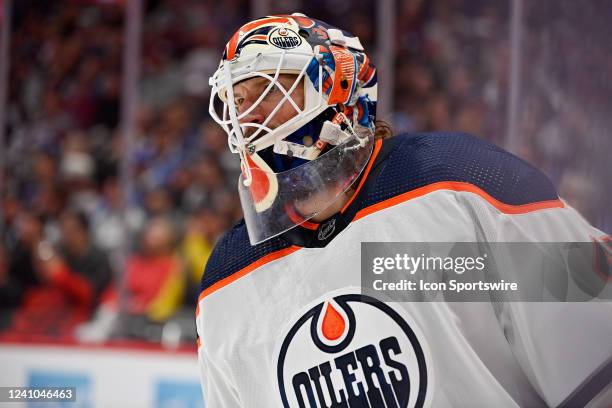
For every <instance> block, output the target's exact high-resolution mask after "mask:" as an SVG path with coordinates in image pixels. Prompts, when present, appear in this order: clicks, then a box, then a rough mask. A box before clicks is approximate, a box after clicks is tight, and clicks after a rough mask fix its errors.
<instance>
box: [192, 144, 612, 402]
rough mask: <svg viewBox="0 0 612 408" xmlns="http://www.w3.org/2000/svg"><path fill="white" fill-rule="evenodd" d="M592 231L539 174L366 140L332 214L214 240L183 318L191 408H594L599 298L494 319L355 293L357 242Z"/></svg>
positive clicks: (476, 309) (446, 147) (601, 350)
mask: <svg viewBox="0 0 612 408" xmlns="http://www.w3.org/2000/svg"><path fill="white" fill-rule="evenodd" d="M603 235H604V234H603V233H602V232H600V231H598V230H596V229H594V228H593V227H591V226H590V225H589V224H588V223H587V222H585V221H584V220H583V218H582V217H581V216H580V215H579V214H578V213H577V212H576V211H575V210H573V209H572V208H570V207H569V206H568V205H567V204H566V203H564V202H563V201H562V200H560V199H559V198H558V197H557V194H556V192H555V189H554V188H553V187H552V186H551V184H550V182H549V181H548V180H547V179H546V177H545V176H543V175H542V174H541V173H540V172H539V171H538V170H536V169H534V168H533V167H531V166H530V165H528V164H526V163H525V162H523V161H521V160H520V159H518V158H516V157H514V156H512V155H511V154H509V153H507V152H505V151H503V150H501V149H499V148H497V147H495V146H493V145H490V144H488V143H486V142H484V141H481V140H479V139H476V138H473V137H471V136H469V135H465V134H448V133H439V134H416V135H404V136H397V137H394V138H391V139H389V140H386V141H385V142H384V143H382V142H381V141H378V142H377V144H376V147H375V150H374V154H373V157H372V159H371V161H370V163H369V165H368V167H367V168H366V170H365V173H364V177H362V179H361V181H360V184H359V188H358V191H357V193H356V194H355V195H354V199H353V200H352V201H351V202H349V203H348V204H347V206H346V207H345V208H344V209H343V211H342V212H341V213H339V214H337V215H336V216H334V217H332V218H331V219H329V220H327V221H325V222H324V223H321V224H314V223H306V224H305V225H303V226H301V227H299V228H296V229H293V230H291V231H289V232H288V233H286V234H284V235H282V236H280V237H277V238H274V239H271V240H269V241H266V242H264V243H261V244H259V245H257V246H251V245H250V244H249V240H248V237H247V232H246V229H245V226H244V224H243V223H241V224H239V225H237V226H236V227H234V228H233V229H232V230H231V231H229V232H228V233H227V234H226V235H225V236H224V237H223V238H222V239H221V240H220V242H219V243H218V244H217V246H216V248H215V250H214V252H213V255H212V256H211V259H210V260H209V262H208V265H207V267H206V271H205V273H204V276H203V279H202V292H201V295H200V297H199V301H198V309H197V311H196V321H197V331H198V336H199V340H198V355H199V362H200V369H201V380H202V389H203V393H204V400H205V406H206V407H207V408H217V407H224V408H231V407H258V408H259V407H266V408H267V407H347V408H348V407H350V408H354V407H375V408H378V407H380V408H383V407H427V406H431V407H519V406H520V407H541V406H555V407H556V406H563V407H573V406H585V405H587V404H590V405H589V406H609V405H607V404H612V401H610V398H611V396H612V394H610V393H609V392H608V393H607V394H606V391H605V389H606V386H607V385H609V384H610V381H611V379H612V374H611V373H612V363H611V361H612V360H611V358H612V303H610V302H583V303H561V302H557V303H526V302H510V303H508V304H506V305H504V308H503V311H502V312H500V311H499V310H496V309H495V307H494V305H493V304H491V303H482V302H481V303H476V302H473V303H445V302H420V303H407V302H403V303H402V302H396V303H394V302H383V301H379V300H376V299H371V298H365V297H363V296H360V250H361V243H362V242H374V241H381V242H402V241H410V242H459V241H470V242H471V241H489V242H513V241H516V242H532V241H533V242H559V241H561V242H565V241H568V242H570V241H591V240H592V239H598V240H600V241H602V242H608V241H606V239H607V238H605V237H604V236H603ZM607 273H608V274H609V267H608V269H607ZM608 279H609V275H608ZM608 388H609V387H608ZM602 390H604V391H603V393H602Z"/></svg>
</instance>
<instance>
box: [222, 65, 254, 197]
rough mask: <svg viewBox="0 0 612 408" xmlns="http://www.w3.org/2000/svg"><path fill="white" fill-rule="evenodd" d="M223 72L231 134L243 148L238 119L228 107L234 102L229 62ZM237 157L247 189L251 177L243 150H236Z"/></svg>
mask: <svg viewBox="0 0 612 408" xmlns="http://www.w3.org/2000/svg"><path fill="white" fill-rule="evenodd" d="M223 70H224V71H225V81H226V84H227V85H226V89H227V90H226V93H227V101H228V107H227V110H228V113H229V116H230V120H231V121H232V126H233V132H234V134H235V135H236V141H237V142H238V145H239V146H244V144H245V142H244V135H243V134H242V128H241V127H240V122H239V121H238V117H237V116H236V109H234V108H233V107H232V106H229V103H230V102H229V101H232V103H233V101H234V87H233V86H232V71H231V69H230V66H229V62H227V61H226V62H224V63H223ZM238 155H239V156H240V167H241V168H242V173H243V174H244V181H243V184H244V185H245V187H248V186H250V185H251V183H252V182H253V175H252V174H251V169H250V166H249V165H248V162H247V157H246V152H245V151H244V149H238Z"/></svg>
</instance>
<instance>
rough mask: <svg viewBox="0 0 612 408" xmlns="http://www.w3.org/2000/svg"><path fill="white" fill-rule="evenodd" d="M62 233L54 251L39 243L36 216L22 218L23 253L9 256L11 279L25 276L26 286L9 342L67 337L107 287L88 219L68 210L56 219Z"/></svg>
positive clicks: (103, 259)
mask: <svg viewBox="0 0 612 408" xmlns="http://www.w3.org/2000/svg"><path fill="white" fill-rule="evenodd" d="M60 229H61V246H60V248H59V250H56V249H55V248H53V247H52V246H51V244H50V243H49V242H48V241H45V240H44V239H43V237H42V233H41V230H42V227H41V223H40V221H39V220H37V219H36V217H33V216H31V215H29V214H25V215H24V216H23V218H22V220H21V226H20V230H21V234H20V236H21V240H20V242H21V244H20V245H21V247H22V249H21V251H14V252H13V254H14V255H17V256H16V257H15V259H14V262H15V263H14V264H13V266H12V268H13V271H12V276H15V277H17V276H19V277H21V280H22V281H23V280H24V279H26V278H27V279H28V281H29V283H30V286H29V289H28V290H27V291H25V292H23V299H22V301H21V304H20V306H19V308H18V309H17V311H16V313H15V316H14V319H13V322H12V324H11V326H10V328H9V330H8V333H7V336H8V337H9V338H16V339H28V338H32V337H34V338H37V337H52V338H57V337H62V338H69V337H71V336H72V332H73V329H74V328H75V326H76V325H77V324H79V323H82V322H84V321H86V320H87V319H88V318H89V316H90V314H91V311H92V310H93V306H94V305H95V304H96V301H97V298H98V296H99V294H100V293H101V292H102V290H103V289H105V288H106V287H107V286H108V284H109V283H110V278H111V271H110V267H109V264H108V261H107V259H106V256H105V254H104V253H102V252H101V251H100V250H98V249H97V248H96V247H95V246H93V245H92V242H91V239H90V233H89V222H88V220H87V218H86V216H85V215H84V214H82V213H79V212H75V211H72V210H67V211H65V212H64V213H63V214H62V215H61V217H60ZM32 275H33V276H32ZM32 280H35V284H34V285H32V284H31V281H32ZM28 281H26V282H28ZM22 285H23V283H22Z"/></svg>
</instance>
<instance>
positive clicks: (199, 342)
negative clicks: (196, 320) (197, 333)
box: [196, 315, 202, 348]
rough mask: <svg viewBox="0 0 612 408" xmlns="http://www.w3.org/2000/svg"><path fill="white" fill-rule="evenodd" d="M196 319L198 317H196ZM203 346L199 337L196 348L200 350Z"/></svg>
mask: <svg viewBox="0 0 612 408" xmlns="http://www.w3.org/2000/svg"><path fill="white" fill-rule="evenodd" d="M196 317H197V315H196ZM201 345H202V342H201V341H200V338H199V337H198V339H197V340H196V346H197V347H198V348H200V346H201Z"/></svg>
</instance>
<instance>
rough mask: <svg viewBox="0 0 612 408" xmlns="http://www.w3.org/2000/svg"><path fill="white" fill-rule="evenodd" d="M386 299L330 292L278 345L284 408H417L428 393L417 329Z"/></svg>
mask: <svg viewBox="0 0 612 408" xmlns="http://www.w3.org/2000/svg"><path fill="white" fill-rule="evenodd" d="M402 314H403V311H402V312H401V313H400V312H398V311H397V310H395V309H394V308H393V307H391V306H390V305H389V304H386V303H383V302H380V301H378V300H376V299H374V298H372V297H368V296H363V295H360V294H340V295H336V296H331V295H330V296H326V297H324V298H323V299H321V300H320V301H319V302H317V303H316V304H315V305H314V306H312V305H311V306H310V307H309V308H308V310H306V312H305V313H304V314H302V315H301V316H300V317H299V318H298V319H297V321H295V322H294V323H293V324H292V326H291V327H290V328H289V330H288V331H287V332H286V334H285V335H284V337H282V343H281V344H280V347H279V346H278V345H277V355H278V362H277V365H276V367H277V372H276V375H277V383H278V389H279V392H280V398H281V402H282V405H283V406H284V407H314V408H316V407H326V408H331V407H334V408H341V407H346V408H349V407H350V408H353V407H363V408H366V407H371V408H381V407H387V408H396V407H397V408H407V407H410V408H413V407H424V406H427V405H428V404H429V400H430V399H431V395H430V394H431V388H432V378H431V376H432V374H431V364H430V363H429V361H430V360H429V357H428V356H429V352H428V350H427V348H426V344H425V343H424V342H423V336H422V334H421V331H420V329H419V328H418V327H417V326H416V324H415V323H414V321H412V319H409V318H407V317H406V316H403V315H402Z"/></svg>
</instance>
